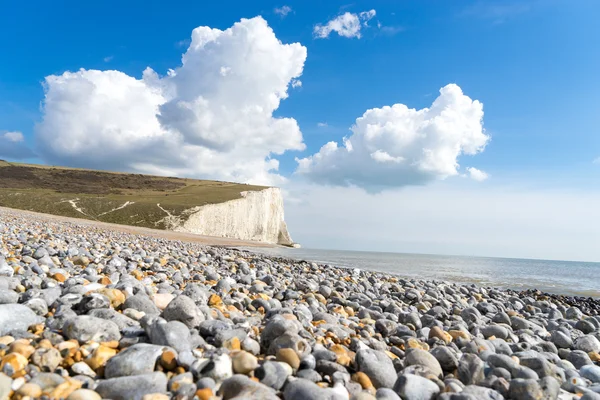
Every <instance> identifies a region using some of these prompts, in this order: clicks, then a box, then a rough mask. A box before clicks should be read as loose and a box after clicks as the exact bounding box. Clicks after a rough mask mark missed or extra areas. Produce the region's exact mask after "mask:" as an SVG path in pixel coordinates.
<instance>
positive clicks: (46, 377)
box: [29, 372, 65, 391]
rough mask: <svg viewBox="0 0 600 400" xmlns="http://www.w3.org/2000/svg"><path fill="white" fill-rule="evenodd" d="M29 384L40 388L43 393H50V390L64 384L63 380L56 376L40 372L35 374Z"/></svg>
mask: <svg viewBox="0 0 600 400" xmlns="http://www.w3.org/2000/svg"><path fill="white" fill-rule="evenodd" d="M29 382H30V383H35V384H36V385H38V386H39V387H41V388H42V390H43V391H50V390H51V389H53V388H55V387H57V386H59V385H62V384H64V383H65V378H63V377H62V376H60V375H57V374H53V373H49V372H41V373H38V374H36V375H35V376H34V377H33V379H31V380H30V381H29Z"/></svg>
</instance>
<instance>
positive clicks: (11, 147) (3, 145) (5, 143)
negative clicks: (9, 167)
mask: <svg viewBox="0 0 600 400" xmlns="http://www.w3.org/2000/svg"><path fill="white" fill-rule="evenodd" d="M0 157H5V158H8V159H13V160H21V159H24V158H30V157H34V154H33V152H32V151H31V149H30V148H29V147H28V146H27V145H26V144H25V137H24V136H23V134H22V133H21V132H17V131H9V132H4V133H0Z"/></svg>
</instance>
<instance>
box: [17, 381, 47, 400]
mask: <svg viewBox="0 0 600 400" xmlns="http://www.w3.org/2000/svg"><path fill="white" fill-rule="evenodd" d="M16 393H17V395H19V396H22V397H29V398H38V397H40V396H41V395H42V388H41V387H39V386H38V385H36V384H35V383H26V384H24V385H22V386H21V387H20V388H19V389H18V390H17V391H16Z"/></svg>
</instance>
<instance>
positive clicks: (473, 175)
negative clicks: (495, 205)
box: [467, 167, 490, 182]
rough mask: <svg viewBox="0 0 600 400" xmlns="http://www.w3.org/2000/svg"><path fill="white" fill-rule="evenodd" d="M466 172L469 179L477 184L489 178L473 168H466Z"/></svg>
mask: <svg viewBox="0 0 600 400" xmlns="http://www.w3.org/2000/svg"><path fill="white" fill-rule="evenodd" d="M467 172H468V173H469V178H471V179H473V180H475V181H477V182H483V181H485V180H486V179H488V178H489V177H490V176H489V175H488V174H487V173H486V172H483V171H481V170H479V169H477V168H473V167H468V168H467Z"/></svg>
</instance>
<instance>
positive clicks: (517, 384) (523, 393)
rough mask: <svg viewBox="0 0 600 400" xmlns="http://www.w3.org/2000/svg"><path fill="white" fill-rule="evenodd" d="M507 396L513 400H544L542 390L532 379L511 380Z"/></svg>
mask: <svg viewBox="0 0 600 400" xmlns="http://www.w3.org/2000/svg"><path fill="white" fill-rule="evenodd" d="M509 394H510V398H511V399H515V400H538V399H542V398H544V392H543V391H542V388H541V387H540V385H539V384H538V383H537V381H535V380H533V379H520V378H517V379H513V380H511V381H510V389H509Z"/></svg>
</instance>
